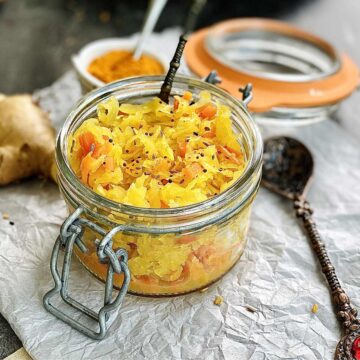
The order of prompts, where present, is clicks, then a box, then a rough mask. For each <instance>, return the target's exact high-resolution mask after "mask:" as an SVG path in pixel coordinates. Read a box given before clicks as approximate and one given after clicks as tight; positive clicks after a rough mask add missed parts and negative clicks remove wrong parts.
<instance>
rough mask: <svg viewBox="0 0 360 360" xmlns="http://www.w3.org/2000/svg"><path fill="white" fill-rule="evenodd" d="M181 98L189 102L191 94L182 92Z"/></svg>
mask: <svg viewBox="0 0 360 360" xmlns="http://www.w3.org/2000/svg"><path fill="white" fill-rule="evenodd" d="M183 98H184V99H185V100H187V101H190V100H191V98H192V93H191V92H190V91H185V92H184V95H183Z"/></svg>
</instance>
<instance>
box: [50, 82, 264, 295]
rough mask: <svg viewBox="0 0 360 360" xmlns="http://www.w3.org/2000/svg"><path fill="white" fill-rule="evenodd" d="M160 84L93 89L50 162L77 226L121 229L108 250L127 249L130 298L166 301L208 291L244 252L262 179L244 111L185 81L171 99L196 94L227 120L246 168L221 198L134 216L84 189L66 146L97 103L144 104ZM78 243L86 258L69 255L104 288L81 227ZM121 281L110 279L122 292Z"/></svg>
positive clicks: (102, 270) (93, 243)
mask: <svg viewBox="0 0 360 360" xmlns="http://www.w3.org/2000/svg"><path fill="white" fill-rule="evenodd" d="M162 82H163V78H162V77H158V76H147V77H137V78H129V79H125V80H122V81H118V82H115V83H111V84H109V85H107V86H105V87H102V88H99V89H97V90H95V91H94V92H92V93H90V94H88V95H87V96H86V97H85V98H83V99H82V100H80V102H78V103H77V104H76V106H75V107H74V109H73V110H72V112H71V113H70V115H69V116H68V118H67V119H66V121H65V124H64V126H63V128H62V129H61V131H60V134H59V136H58V139H57V145H56V161H57V166H58V180H59V187H60V190H61V192H62V194H63V196H64V198H65V201H66V204H67V206H68V209H69V211H70V212H74V210H75V209H77V208H78V207H81V208H82V209H83V210H84V211H83V213H82V215H81V216H82V218H85V219H87V220H90V221H91V222H93V223H95V224H97V225H98V226H100V227H101V228H102V229H104V230H105V232H108V231H110V230H111V229H113V228H116V227H118V226H119V224H120V225H123V228H122V229H123V231H120V232H117V233H116V234H115V235H114V236H113V238H112V247H113V248H114V249H116V248H122V249H125V250H126V251H127V253H128V265H129V269H130V273H131V281H130V286H129V291H130V292H131V293H134V294H138V295H151V296H169V295H177V294H184V293H188V292H191V291H195V290H199V289H202V288H205V287H207V286H209V285H210V284H211V283H213V282H215V281H216V280H218V279H219V278H220V277H222V276H223V275H224V274H225V273H226V272H227V271H229V270H230V269H231V268H232V266H233V265H234V264H235V263H236V262H237V260H238V259H239V258H240V256H241V254H242V253H243V251H244V248H245V245H246V235H247V231H248V228H249V219H250V210H251V205H252V203H253V200H254V198H255V195H256V192H257V190H258V187H259V184H260V178H261V160H262V141H261V138H260V135H259V131H258V129H257V127H256V125H255V124H254V122H253V120H252V119H251V116H250V114H249V112H248V111H247V109H246V106H245V105H244V103H242V102H240V101H239V100H237V99H235V98H233V97H232V96H231V95H229V94H228V93H226V92H225V91H223V90H221V89H220V88H218V87H216V86H214V85H211V84H208V83H205V82H203V81H200V80H195V79H193V78H188V77H180V76H179V77H177V78H176V80H175V82H174V84H173V88H172V95H182V94H183V93H184V91H185V90H189V91H191V92H192V93H193V96H194V99H196V98H197V97H198V94H199V92H200V91H202V90H207V91H209V92H211V94H212V98H213V100H214V101H219V102H221V103H222V104H225V105H227V106H228V107H229V108H230V110H231V112H232V121H233V128H234V131H235V132H236V133H239V134H241V137H242V141H243V147H244V152H245V154H246V159H247V166H246V169H245V171H244V174H243V175H242V176H241V177H240V178H239V179H238V180H237V181H236V182H235V183H234V184H233V185H232V186H231V187H229V188H228V189H227V190H226V191H224V192H223V193H221V194H219V195H217V196H216V197H213V198H211V199H208V200H206V201H203V202H201V203H197V204H192V205H189V206H184V207H179V208H169V209H154V208H150V209H149V208H139V207H134V206H129V205H124V204H119V203H117V202H114V201H111V200H109V199H107V198H104V197H102V196H100V195H98V194H96V193H95V192H93V191H92V190H91V189H90V188H88V187H86V186H85V185H84V184H83V183H81V181H80V180H79V179H78V178H77V177H76V175H75V174H74V172H73V171H72V169H71V167H70V164H69V161H68V158H67V149H68V139H69V136H70V134H72V133H74V131H75V130H76V129H77V128H78V127H79V126H80V124H81V123H82V122H83V121H84V120H86V119H88V118H89V117H91V116H94V115H95V114H96V107H97V105H98V104H99V103H101V102H104V101H106V100H107V99H108V98H109V97H111V96H115V97H116V98H117V99H118V101H119V102H120V103H142V102H145V101H147V100H150V99H151V98H153V97H154V96H156V95H158V94H159V92H160V87H161V84H162ZM82 241H83V243H84V245H85V246H86V248H87V251H86V252H82V251H80V249H79V248H78V247H76V248H74V252H75V254H76V255H77V257H78V258H79V260H80V262H81V263H82V264H83V265H84V266H85V267H86V268H87V269H88V270H89V271H90V272H91V273H92V274H94V275H95V276H96V277H97V278H99V279H101V280H103V281H105V279H106V273H107V270H108V266H107V265H106V264H104V263H102V262H101V261H100V259H99V258H98V251H97V250H98V249H97V247H98V244H99V234H98V233H97V232H96V231H94V229H92V228H90V227H86V228H85V230H84V233H83V235H82ZM122 282H123V274H122V273H121V274H115V277H114V287H116V288H121V285H122Z"/></svg>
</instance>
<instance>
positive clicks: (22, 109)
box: [0, 94, 56, 186]
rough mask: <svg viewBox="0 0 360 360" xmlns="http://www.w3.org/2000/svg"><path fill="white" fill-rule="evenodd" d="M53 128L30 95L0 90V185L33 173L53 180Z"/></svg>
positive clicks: (54, 168) (54, 170)
mask: <svg viewBox="0 0 360 360" xmlns="http://www.w3.org/2000/svg"><path fill="white" fill-rule="evenodd" d="M54 151H55V132H54V129H53V128H52V126H51V124H50V121H49V118H48V116H47V114H46V113H45V112H44V111H42V110H41V109H40V107H38V106H37V105H36V104H35V103H34V102H33V100H32V97H31V96H30V95H14V96H2V95H1V94H0V186H1V185H7V184H10V183H11V182H14V181H17V180H20V179H23V178H26V177H29V176H34V175H40V176H45V177H50V178H52V179H54V180H55V181H56V167H55V159H54Z"/></svg>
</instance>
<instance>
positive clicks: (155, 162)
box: [68, 92, 250, 294]
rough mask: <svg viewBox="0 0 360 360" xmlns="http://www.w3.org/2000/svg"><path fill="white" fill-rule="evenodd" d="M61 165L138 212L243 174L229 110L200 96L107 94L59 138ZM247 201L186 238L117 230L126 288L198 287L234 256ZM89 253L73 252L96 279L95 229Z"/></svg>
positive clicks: (180, 202) (197, 197)
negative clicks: (63, 140)
mask: <svg viewBox="0 0 360 360" xmlns="http://www.w3.org/2000/svg"><path fill="white" fill-rule="evenodd" d="M68 157H69V161H70V165H71V166H72V168H73V170H74V172H75V173H76V175H77V176H78V177H79V179H80V180H81V181H82V182H83V183H84V184H86V185H87V186H89V187H90V188H91V189H92V190H93V191H95V192H96V193H98V194H100V195H102V196H104V197H106V198H108V199H111V200H113V201H116V202H119V203H122V204H128V205H132V206H136V207H143V208H169V207H170V208H174V207H181V206H186V205H189V204H194V203H198V202H201V201H204V200H207V199H209V198H211V197H213V196H216V195H218V194H219V193H221V192H222V191H224V190H225V189H227V188H228V187H229V186H231V185H232V184H233V183H234V182H235V181H236V180H237V179H238V178H239V177H240V176H241V175H242V173H243V171H244V169H245V166H246V162H247V160H246V156H245V152H244V151H243V147H242V145H241V139H240V138H238V136H237V135H236V134H235V133H234V131H233V129H232V121H231V112H230V110H229V108H228V107H227V106H225V105H223V104H220V103H216V102H214V101H212V99H211V95H210V94H209V93H208V92H201V93H200V94H199V97H198V100H197V101H195V102H194V101H192V94H191V93H190V92H185V93H184V94H183V96H175V97H174V98H173V100H172V103H171V104H170V105H169V104H166V103H164V102H162V101H161V100H160V99H158V98H154V99H152V100H151V101H149V102H146V103H143V104H139V105H135V104H119V103H118V101H117V100H116V99H115V98H110V99H109V100H107V101H106V102H104V103H102V104H100V105H99V106H98V109H97V116H96V117H94V118H90V119H88V120H86V121H84V122H83V123H82V124H81V125H80V127H79V128H77V129H76V131H75V132H74V133H73V135H72V136H71V138H70V139H69V142H68ZM249 209H250V208H249V206H246V207H245V208H244V209H243V210H242V211H241V212H239V213H237V214H236V215H235V216H234V217H233V218H232V219H229V220H227V221H226V222H225V223H223V224H222V225H221V226H218V225H213V226H210V227H207V228H206V229H203V230H199V231H196V232H193V233H187V234H164V235H152V234H131V233H124V234H122V233H118V234H117V235H116V236H115V237H114V239H113V246H114V247H121V248H124V249H126V250H127V251H128V254H129V268H130V271H131V283H130V291H133V292H135V293H140V294H175V293H184V292H188V291H193V290H195V289H199V288H201V287H204V286H207V285H208V284H210V283H211V282H213V281H215V280H216V279H218V278H219V277H221V276H222V275H223V274H224V273H225V272H226V271H228V270H229V269H230V268H231V267H232V266H233V264H234V263H235V262H236V260H237V259H238V258H239V257H240V255H241V254H242V252H243V250H244V247H245V243H246V232H247V229H248V224H249V213H250V212H249ZM84 236H85V239H87V240H86V243H87V246H88V248H89V250H90V251H89V252H88V253H86V254H83V253H81V252H77V255H78V256H79V258H80V259H81V261H82V262H83V263H84V264H85V266H87V267H88V268H89V269H90V270H91V271H92V272H94V273H95V274H97V275H98V276H99V277H100V278H103V279H104V278H105V277H106V269H107V267H106V265H103V264H100V263H99V261H98V259H97V254H96V246H95V245H94V239H95V238H94V235H92V234H91V233H89V232H86V233H85V235H84ZM121 283H122V277H121V275H120V276H119V275H116V276H115V285H121Z"/></svg>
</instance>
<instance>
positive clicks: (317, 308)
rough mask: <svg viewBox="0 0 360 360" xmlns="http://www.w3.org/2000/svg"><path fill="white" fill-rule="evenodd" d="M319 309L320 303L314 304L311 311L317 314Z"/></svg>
mask: <svg viewBox="0 0 360 360" xmlns="http://www.w3.org/2000/svg"><path fill="white" fill-rule="evenodd" d="M318 311H319V305H318V304H314V305H313V306H312V308H311V312H312V313H313V314H316V313H317V312H318Z"/></svg>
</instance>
